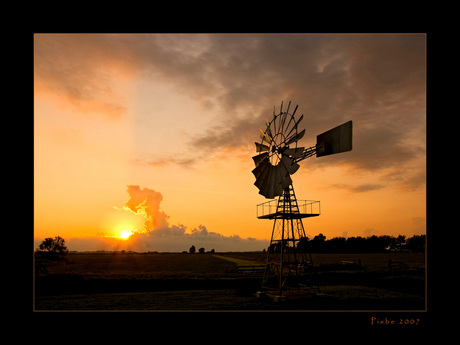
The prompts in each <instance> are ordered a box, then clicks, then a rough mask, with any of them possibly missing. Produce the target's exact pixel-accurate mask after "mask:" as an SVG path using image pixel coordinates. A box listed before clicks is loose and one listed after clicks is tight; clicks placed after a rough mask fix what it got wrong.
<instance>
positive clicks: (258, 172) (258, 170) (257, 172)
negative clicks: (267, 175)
mask: <svg viewBox="0 0 460 345" xmlns="http://www.w3.org/2000/svg"><path fill="white" fill-rule="evenodd" d="M269 164H270V163H269V161H268V159H267V158H266V159H265V160H263V161H262V162H261V163H259V165H258V166H256V167H255V168H254V170H252V173H253V174H254V176H255V177H256V179H257V178H259V176H260V175H262V173H263V171H264V169H266V168H267V165H269Z"/></svg>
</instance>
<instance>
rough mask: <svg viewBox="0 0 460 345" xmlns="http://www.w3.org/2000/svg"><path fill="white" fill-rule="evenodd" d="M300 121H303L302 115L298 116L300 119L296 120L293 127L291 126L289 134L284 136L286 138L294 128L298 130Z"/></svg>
mask: <svg viewBox="0 0 460 345" xmlns="http://www.w3.org/2000/svg"><path fill="white" fill-rule="evenodd" d="M296 109H297V108H296ZM293 115H294V114H293ZM302 119H303V114H302V115H301V116H300V118H299V119H298V120H297V122H296V123H294V126H292V128H291V130H290V131H289V133H288V134H286V137H289V135H290V134H291V133H292V131H293V130H294V128H298V126H299V123H300V121H302ZM286 130H287V129H286Z"/></svg>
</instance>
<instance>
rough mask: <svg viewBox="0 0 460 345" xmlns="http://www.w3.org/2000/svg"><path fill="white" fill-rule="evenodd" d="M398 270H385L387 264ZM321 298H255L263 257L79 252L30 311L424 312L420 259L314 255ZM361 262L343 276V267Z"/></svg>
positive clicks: (38, 287) (42, 280)
mask: <svg viewBox="0 0 460 345" xmlns="http://www.w3.org/2000/svg"><path fill="white" fill-rule="evenodd" d="M389 259H391V260H392V262H403V263H404V264H405V266H404V267H402V268H401V267H392V268H389V267H388V260H389ZM313 260H314V265H315V268H316V269H317V274H316V277H317V280H318V283H319V284H320V286H321V292H322V293H323V294H322V295H320V296H312V297H309V298H306V299H304V300H300V301H287V302H285V303H275V302H274V301H272V300H271V299H258V298H256V297H255V293H256V292H257V291H258V290H259V289H260V284H261V277H262V273H261V272H239V273H238V272H236V273H235V271H234V268H235V267H236V266H237V265H253V264H255V265H257V264H261V263H264V262H265V255H264V254H262V253H218V254H216V255H212V254H193V255H192V254H157V253H155V254H154V253H148V254H141V253H125V254H121V253H116V254H115V253H78V254H69V255H67V257H66V259H65V260H64V261H62V262H49V263H47V264H46V268H47V271H48V272H47V273H46V274H37V275H36V276H35V279H34V310H36V311H47V310H291V309H300V310H424V309H425V257H424V254H423V253H422V254H412V253H384V254H313ZM358 260H361V265H362V268H360V269H358V270H356V269H354V270H347V269H346V267H342V266H341V262H342V261H355V262H357V261H358Z"/></svg>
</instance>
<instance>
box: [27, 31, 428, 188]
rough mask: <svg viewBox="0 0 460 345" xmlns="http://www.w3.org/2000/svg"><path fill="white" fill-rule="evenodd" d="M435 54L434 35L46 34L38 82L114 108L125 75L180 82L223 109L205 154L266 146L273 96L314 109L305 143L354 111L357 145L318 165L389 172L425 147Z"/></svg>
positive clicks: (198, 143) (78, 100)
mask: <svg viewBox="0 0 460 345" xmlns="http://www.w3.org/2000/svg"><path fill="white" fill-rule="evenodd" d="M425 58H426V54H425V35H423V34H351V35H346V34H338V35H330V34H323V35H321V34H210V35H207V34H177V35H176V34H171V35H164V34H152V35H131V34H129V35H128V34H125V35H123V34H122V35H113V34H110V35H104V34H89V35H88V34H83V35H76V34H70V35H36V38H35V59H34V60H35V69H34V71H35V80H36V85H41V86H43V87H44V86H46V87H47V89H48V90H52V91H53V92H54V93H56V94H58V95H60V96H62V97H65V98H66V99H68V100H71V103H72V104H74V105H76V106H80V107H83V108H85V109H89V108H91V109H94V110H96V111H97V110H98V109H99V110H100V111H102V110H107V113H109V114H112V115H113V116H121V115H123V114H124V111H125V105H124V103H123V101H122V99H123V97H115V95H117V89H116V87H115V86H113V85H115V84H116V81H117V80H118V79H120V78H135V77H136V76H142V77H143V78H147V79H149V80H152V81H155V82H159V83H166V84H168V85H172V86H173V89H174V90H175V91H177V92H178V93H183V94H186V95H188V96H190V97H191V98H193V99H195V100H196V101H198V102H200V103H201V104H203V105H206V107H208V108H209V107H210V108H212V109H213V112H214V113H215V117H214V121H213V122H211V123H209V126H208V127H207V128H204V129H203V132H202V134H201V135H197V136H194V137H193V138H192V139H190V142H189V144H188V145H187V147H189V148H191V149H192V150H194V151H199V152H202V153H203V155H202V157H201V158H200V160H201V159H206V157H212V156H213V155H211V154H210V153H217V154H218V153H219V152H221V151H225V150H228V149H231V150H233V152H236V151H243V150H245V152H248V154H251V153H255V150H254V149H253V148H252V150H251V151H249V147H250V146H251V145H253V144H252V143H253V142H254V141H258V140H259V138H258V128H259V127H263V126H264V123H265V120H266V119H270V118H271V117H272V114H273V106H276V107H277V111H278V110H279V105H280V103H281V101H282V100H284V101H285V104H286V103H287V101H288V100H292V102H293V103H294V104H299V109H298V112H297V114H299V115H300V114H304V115H305V118H304V121H303V126H304V128H306V135H305V137H304V138H303V139H302V140H301V141H300V142H299V144H300V145H301V146H311V145H314V144H315V142H316V135H317V134H320V133H322V132H324V131H326V130H328V129H330V128H332V127H335V126H337V125H339V124H341V123H343V122H345V121H348V120H353V127H354V130H353V151H351V152H349V153H346V154H343V155H334V156H330V157H322V158H321V159H317V160H316V159H311V160H310V161H309V162H308V163H309V167H310V168H311V169H316V168H321V167H325V166H334V165H343V164H346V165H347V166H348V167H350V169H357V170H362V171H369V172H381V171H385V170H387V169H391V168H399V167H401V166H405V165H407V164H408V163H410V162H412V161H415V160H417V159H419V158H420V157H423V156H424V154H425V138H426V135H425V131H426V128H425V122H426V121H425V112H426V110H425V104H426V87H425V85H426V78H425V77H426V76H425V73H426V66H425ZM118 94H119V92H118ZM249 152H251V153H249ZM248 159H249V160H250V158H248ZM194 161H195V159H192V158H191V159H187V160H179V161H175V162H169V163H177V164H180V165H183V166H190V165H191V164H193V162H194ZM149 162H150V164H151V165H154V166H157V167H158V166H164V165H165V164H166V163H167V162H166V160H165V159H163V158H161V157H155V159H153V160H152V159H151V160H149ZM418 181H421V179H418Z"/></svg>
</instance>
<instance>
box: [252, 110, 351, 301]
mask: <svg viewBox="0 0 460 345" xmlns="http://www.w3.org/2000/svg"><path fill="white" fill-rule="evenodd" d="M290 105H291V102H289V104H288V106H287V109H286V111H283V102H281V106H280V112H279V113H278V114H276V110H275V108H274V110H273V119H272V120H271V121H270V122H269V121H266V128H265V131H263V130H261V129H260V138H261V142H260V143H257V142H255V145H256V151H257V152H258V154H257V155H256V156H254V157H252V159H253V160H254V163H255V166H256V167H255V169H254V170H252V173H253V174H254V176H255V177H256V182H255V183H254V185H255V186H256V187H257V188H258V189H259V194H261V195H263V196H264V197H266V198H267V199H273V198H275V197H277V199H275V200H271V201H268V202H265V203H262V204H259V205H257V217H258V218H259V219H271V220H273V221H274V222H273V229H272V234H271V239H270V246H269V248H268V251H267V260H266V266H265V271H264V277H263V281H262V292H261V293H265V292H267V293H270V294H274V296H275V297H276V298H278V299H279V298H283V296H286V295H289V294H290V293H299V291H305V290H308V291H310V290H311V289H316V290H317V291H319V286H317V285H316V286H315V285H314V281H313V280H312V268H313V261H312V257H311V251H310V248H309V243H308V238H307V236H306V234H305V229H304V226H303V222H302V219H303V218H308V217H316V216H319V215H320V214H321V206H320V202H319V201H312V200H297V198H296V195H295V193H294V187H293V183H292V178H291V175H293V174H294V173H295V172H296V171H297V170H298V169H299V167H300V165H299V162H300V161H302V160H304V159H306V158H309V157H312V156H313V155H315V154H316V156H317V157H323V156H327V155H331V154H335V153H341V152H346V151H350V150H351V149H352V132H353V123H352V121H348V122H346V123H344V124H342V125H340V126H338V127H335V128H333V129H331V130H329V131H327V132H324V133H322V134H320V135H318V136H317V138H316V145H314V146H311V147H308V148H305V147H298V146H297V144H298V141H299V140H300V139H302V137H303V136H304V134H305V129H303V130H301V131H300V130H299V124H300V123H301V121H302V120H303V115H301V116H300V117H299V118H298V119H296V117H295V113H296V111H297V108H298V105H297V106H296V107H295V109H294V111H293V112H292V114H291V113H289V108H290Z"/></svg>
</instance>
